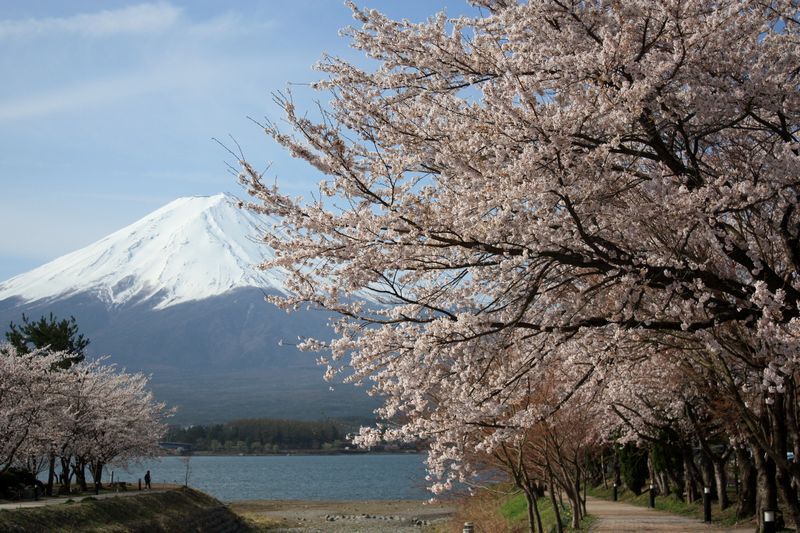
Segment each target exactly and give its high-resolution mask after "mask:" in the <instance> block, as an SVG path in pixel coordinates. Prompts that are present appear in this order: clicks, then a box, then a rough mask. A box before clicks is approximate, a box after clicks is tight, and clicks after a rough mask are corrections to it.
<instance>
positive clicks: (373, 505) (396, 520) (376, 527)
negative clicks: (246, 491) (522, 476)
mask: <svg viewBox="0 0 800 533" xmlns="http://www.w3.org/2000/svg"><path fill="white" fill-rule="evenodd" d="M230 508H231V509H233V510H234V511H236V512H237V513H239V514H241V515H244V516H245V517H247V518H249V519H251V520H253V521H255V522H256V523H262V524H269V525H270V529H269V531H276V532H279V531H285V532H294V533H298V532H323V531H324V532H326V533H327V532H345V531H347V532H376V533H390V532H391V533H395V532H399V533H409V532H410V531H424V532H430V531H435V530H437V529H439V528H441V527H442V526H444V525H445V524H446V523H447V521H448V520H449V519H450V517H451V516H452V514H453V512H454V511H455V508H454V507H453V506H452V505H447V504H425V503H424V502H422V501H415V500H368V501H323V502H315V501H304V500H253V501H243V502H234V503H231V504H230Z"/></svg>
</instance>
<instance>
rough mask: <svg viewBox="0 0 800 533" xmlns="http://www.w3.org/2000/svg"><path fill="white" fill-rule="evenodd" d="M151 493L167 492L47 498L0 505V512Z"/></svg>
mask: <svg viewBox="0 0 800 533" xmlns="http://www.w3.org/2000/svg"><path fill="white" fill-rule="evenodd" d="M150 492H165V490H159V489H155V490H147V491H145V490H143V491H142V492H139V491H138V490H127V491H121V492H103V493H101V494H98V495H97V496H95V495H94V494H83V495H81V496H72V497H71V498H67V497H64V498H47V497H42V498H41V499H39V500H36V501H31V500H28V501H23V502H9V503H0V510H2V509H23V508H28V507H44V506H45V505H58V504H63V503H66V501H67V500H72V501H74V502H79V501H81V500H85V499H86V498H97V499H98V500H104V499H106V498H116V497H117V496H124V497H127V496H136V495H137V494H147V493H150Z"/></svg>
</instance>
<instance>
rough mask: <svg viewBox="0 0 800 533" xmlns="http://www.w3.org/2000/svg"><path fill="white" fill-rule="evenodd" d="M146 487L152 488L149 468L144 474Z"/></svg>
mask: <svg viewBox="0 0 800 533" xmlns="http://www.w3.org/2000/svg"><path fill="white" fill-rule="evenodd" d="M144 488H146V489H148V490H150V488H151V487H150V471H149V470H148V471H147V472H145V474H144Z"/></svg>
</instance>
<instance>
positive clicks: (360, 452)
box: [157, 450, 427, 458]
mask: <svg viewBox="0 0 800 533" xmlns="http://www.w3.org/2000/svg"><path fill="white" fill-rule="evenodd" d="M425 453H427V452H424V451H416V450H398V451H394V452H393V451H385V450H384V451H375V452H372V451H368V450H347V451H345V450H286V451H282V452H278V453H230V452H210V451H207V450H200V451H193V452H191V453H186V454H178V453H165V454H162V455H158V456H157V457H158V458H163V457H286V456H288V455H291V456H294V455H297V456H310V455H424V454H425Z"/></svg>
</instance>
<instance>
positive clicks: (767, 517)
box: [762, 509, 777, 533]
mask: <svg viewBox="0 0 800 533" xmlns="http://www.w3.org/2000/svg"><path fill="white" fill-rule="evenodd" d="M775 514H776V513H775V509H764V529H763V530H762V531H763V532H764V533H775V532H776V531H777V529H776V528H775Z"/></svg>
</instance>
